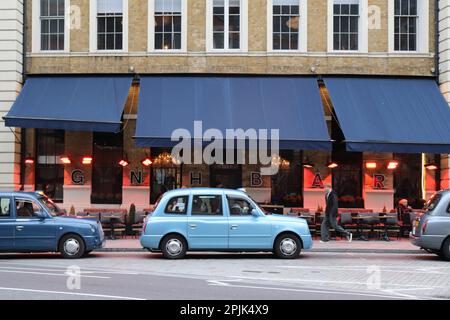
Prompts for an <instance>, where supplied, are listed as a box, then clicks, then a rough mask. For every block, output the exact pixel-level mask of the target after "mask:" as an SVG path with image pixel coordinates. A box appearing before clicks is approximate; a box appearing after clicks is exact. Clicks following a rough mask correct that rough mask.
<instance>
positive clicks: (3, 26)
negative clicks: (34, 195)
mask: <svg viewBox="0 0 450 320" xmlns="http://www.w3.org/2000/svg"><path fill="white" fill-rule="evenodd" d="M22 52H23V0H1V1H0V191H7V190H13V189H18V188H19V183H20V143H19V141H20V130H19V129H16V130H14V131H15V132H16V136H14V134H13V133H12V132H11V131H10V129H9V128H7V127H5V123H4V121H3V119H2V117H3V116H4V115H5V114H6V113H8V111H9V110H10V108H11V106H12V104H13V103H14V101H15V99H16V97H17V95H18V93H19V91H20V90H21V88H22Z"/></svg>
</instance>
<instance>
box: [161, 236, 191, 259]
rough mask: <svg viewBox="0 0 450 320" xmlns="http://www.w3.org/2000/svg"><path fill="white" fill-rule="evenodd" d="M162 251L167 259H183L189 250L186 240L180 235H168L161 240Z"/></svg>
mask: <svg viewBox="0 0 450 320" xmlns="http://www.w3.org/2000/svg"><path fill="white" fill-rule="evenodd" d="M161 252H162V254H163V256H164V258H166V259H182V258H184V256H185V255H186V252H187V244H186V240H184V238H183V237H182V236H180V235H177V234H174V235H168V236H165V237H164V239H163V240H162V241H161Z"/></svg>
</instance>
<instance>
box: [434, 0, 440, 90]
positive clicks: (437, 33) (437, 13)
mask: <svg viewBox="0 0 450 320" xmlns="http://www.w3.org/2000/svg"><path fill="white" fill-rule="evenodd" d="M434 19H435V24H434V28H435V36H434V37H435V49H434V51H435V55H434V61H435V62H434V63H435V70H436V71H435V74H436V82H437V83H438V84H439V75H440V72H439V0H435V8H434Z"/></svg>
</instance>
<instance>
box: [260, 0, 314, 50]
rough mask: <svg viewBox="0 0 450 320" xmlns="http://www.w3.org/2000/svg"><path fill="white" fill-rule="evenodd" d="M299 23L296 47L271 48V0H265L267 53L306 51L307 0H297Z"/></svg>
mask: <svg viewBox="0 0 450 320" xmlns="http://www.w3.org/2000/svg"><path fill="white" fill-rule="evenodd" d="M298 2H299V3H298V6H299V16H300V25H299V32H298V37H299V39H298V40H299V41H298V49H290V50H286V49H280V50H277V49H273V0H267V52H269V53H274V54H276V53H281V54H286V53H307V52H308V0H298Z"/></svg>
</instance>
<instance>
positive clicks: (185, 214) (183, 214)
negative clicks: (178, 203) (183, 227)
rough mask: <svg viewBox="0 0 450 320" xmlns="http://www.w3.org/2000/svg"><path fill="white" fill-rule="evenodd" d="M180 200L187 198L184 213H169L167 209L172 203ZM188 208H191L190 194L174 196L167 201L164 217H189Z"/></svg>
mask: <svg viewBox="0 0 450 320" xmlns="http://www.w3.org/2000/svg"><path fill="white" fill-rule="evenodd" d="M178 198H185V199H186V202H185V207H184V210H183V211H182V212H169V211H167V207H168V206H169V204H170V203H171V201H172V200H174V199H178ZM188 206H189V195H188V194H184V195H178V196H173V197H171V198H170V199H169V200H168V201H167V203H166V205H165V206H164V211H163V212H164V215H173V216H187V213H188Z"/></svg>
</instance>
